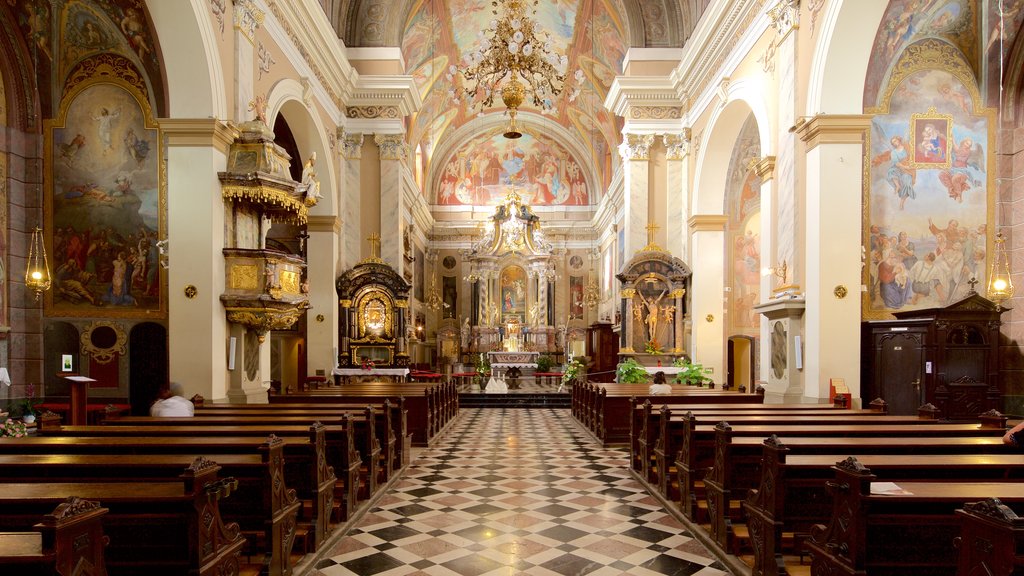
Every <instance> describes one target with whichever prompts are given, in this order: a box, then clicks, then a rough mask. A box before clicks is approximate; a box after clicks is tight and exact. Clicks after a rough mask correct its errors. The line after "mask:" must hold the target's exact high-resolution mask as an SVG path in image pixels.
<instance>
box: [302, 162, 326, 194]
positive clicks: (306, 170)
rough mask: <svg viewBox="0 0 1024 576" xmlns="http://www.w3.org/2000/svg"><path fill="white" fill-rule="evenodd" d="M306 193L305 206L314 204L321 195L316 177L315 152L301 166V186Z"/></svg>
mask: <svg viewBox="0 0 1024 576" xmlns="http://www.w3.org/2000/svg"><path fill="white" fill-rule="evenodd" d="M301 188H302V189H303V191H304V192H305V194H306V199H305V203H306V206H316V203H317V202H319V201H320V198H322V196H321V195H320V181H319V180H317V179H316V152H313V153H312V154H311V155H310V156H309V160H306V163H305V164H303V166H302V186H301Z"/></svg>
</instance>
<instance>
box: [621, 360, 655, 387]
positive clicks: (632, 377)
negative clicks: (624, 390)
mask: <svg viewBox="0 0 1024 576" xmlns="http://www.w3.org/2000/svg"><path fill="white" fill-rule="evenodd" d="M648 378H650V374H648V373H647V369H646V368H644V367H643V366H642V365H640V363H639V362H637V361H636V359H635V358H627V359H626V361H625V362H623V363H622V364H619V365H618V367H617V368H615V381H616V382H619V383H622V384H641V383H643V382H647V380H648Z"/></svg>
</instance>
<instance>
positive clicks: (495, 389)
mask: <svg viewBox="0 0 1024 576" xmlns="http://www.w3.org/2000/svg"><path fill="white" fill-rule="evenodd" d="M484 392H489V393H491V394H498V393H502V392H508V384H506V383H505V380H504V379H503V378H502V379H499V378H495V377H494V376H491V379H490V380H488V381H487V387H486V388H484Z"/></svg>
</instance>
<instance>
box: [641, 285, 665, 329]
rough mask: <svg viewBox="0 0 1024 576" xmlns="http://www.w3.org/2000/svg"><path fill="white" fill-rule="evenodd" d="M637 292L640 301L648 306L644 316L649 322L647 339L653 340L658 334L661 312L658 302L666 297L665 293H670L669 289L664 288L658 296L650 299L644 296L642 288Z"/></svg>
mask: <svg viewBox="0 0 1024 576" xmlns="http://www.w3.org/2000/svg"><path fill="white" fill-rule="evenodd" d="M636 294H637V296H639V297H640V302H641V303H643V305H644V307H646V308H647V316H646V318H644V322H645V323H646V324H647V341H648V342H653V341H654V340H655V339H656V336H657V335H658V316H659V312H660V308H659V306H658V304H659V303H660V302H661V299H662V298H664V297H665V294H668V290H662V291H661V294H660V295H659V296H658V297H657V298H652V299H650V300H648V299H647V298H644V294H643V292H641V291H640V290H637V292H636Z"/></svg>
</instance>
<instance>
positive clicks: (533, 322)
mask: <svg viewBox="0 0 1024 576" xmlns="http://www.w3.org/2000/svg"><path fill="white" fill-rule="evenodd" d="M539 324H540V302H534V303H533V305H532V306H530V326H538V325H539Z"/></svg>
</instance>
